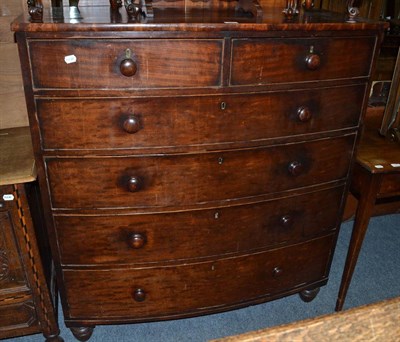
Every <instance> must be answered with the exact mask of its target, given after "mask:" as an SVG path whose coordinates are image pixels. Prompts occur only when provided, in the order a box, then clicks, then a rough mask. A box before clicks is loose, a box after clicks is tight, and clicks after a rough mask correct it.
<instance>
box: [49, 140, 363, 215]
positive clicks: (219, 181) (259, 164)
mask: <svg viewBox="0 0 400 342" xmlns="http://www.w3.org/2000/svg"><path fill="white" fill-rule="evenodd" d="M354 138H355V135H354V134H351V135H347V136H343V137H339V138H332V139H321V140H315V141H309V142H303V143H297V144H287V145H279V146H273V147H266V148H258V149H249V150H247V149H244V150H233V151H221V152H213V153H199V154H181V155H148V156H120V157H115V156H114V157H86V158H53V157H51V158H47V159H46V167H47V174H48V177H49V185H50V190H51V201H52V206H53V208H89V209H90V208H111V207H122V208H129V207H134V208H143V207H165V206H176V205H178V206H185V205H195V204H200V203H205V202H216V201H224V200H229V199H235V198H245V197H252V196H259V195H263V194H268V193H273V192H278V191H284V190H290V189H293V188H301V187H304V186H310V185H316V184H319V183H324V182H330V181H334V180H338V179H343V178H345V177H346V176H347V173H348V168H349V162H350V160H351V157H352V151H353V144H354ZM177 190H179V191H177Z"/></svg>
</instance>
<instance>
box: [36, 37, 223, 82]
mask: <svg viewBox="0 0 400 342" xmlns="http://www.w3.org/2000/svg"><path fill="white" fill-rule="evenodd" d="M222 46H223V42H222V40H216V39H214V40H210V39H196V40H185V39H176V40H168V39H161V40H160V39H154V40H145V39H138V40H123V39H118V40H117V39H115V40H94V39H79V40H58V41H57V40H56V41H54V40H52V41H46V40H35V41H30V42H29V53H30V58H31V67H32V74H33V75H32V77H33V86H34V88H65V89H74V88H81V89H90V88H102V89H121V88H128V89H135V88H181V87H205V86H217V85H219V84H220V80H221V63H222V61H221V59H222Z"/></svg>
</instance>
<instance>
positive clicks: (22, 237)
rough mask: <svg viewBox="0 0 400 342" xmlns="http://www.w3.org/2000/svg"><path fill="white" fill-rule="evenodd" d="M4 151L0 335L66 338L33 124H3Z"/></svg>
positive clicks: (0, 164) (0, 163)
mask: <svg viewBox="0 0 400 342" xmlns="http://www.w3.org/2000/svg"><path fill="white" fill-rule="evenodd" d="M0 156H1V157H0V158H1V160H0V338H6V337H12V336H20V335H26V334H34V333H38V332H41V333H43V335H44V336H45V338H46V341H49V342H50V341H62V338H60V337H59V336H58V334H59V328H58V324H57V316H56V312H57V310H56V303H57V297H56V296H57V293H56V291H55V283H54V274H53V272H52V271H53V270H52V267H51V265H52V263H51V260H50V258H49V253H48V252H49V249H48V243H46V241H47V237H46V236H45V235H44V234H45V233H44V231H43V227H42V212H41V210H40V200H39V199H38V188H37V184H35V182H34V181H35V179H36V168H35V162H34V159H33V153H32V143H31V138H30V133H29V128H28V127H21V128H13V129H4V130H0Z"/></svg>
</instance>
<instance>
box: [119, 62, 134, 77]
mask: <svg viewBox="0 0 400 342" xmlns="http://www.w3.org/2000/svg"><path fill="white" fill-rule="evenodd" d="M119 70H120V71H121V74H122V75H124V76H126V77H131V76H133V75H135V74H136V71H137V65H136V63H135V61H134V60H133V59H132V58H125V59H124V60H123V61H122V62H121V64H120V66H119Z"/></svg>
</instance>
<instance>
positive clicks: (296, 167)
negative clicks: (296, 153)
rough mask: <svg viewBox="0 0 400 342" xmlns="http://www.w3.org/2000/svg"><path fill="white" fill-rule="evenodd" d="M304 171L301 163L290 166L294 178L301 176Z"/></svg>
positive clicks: (296, 162) (292, 163) (289, 169)
mask: <svg viewBox="0 0 400 342" xmlns="http://www.w3.org/2000/svg"><path fill="white" fill-rule="evenodd" d="M303 170H304V167H303V164H302V163H301V162H299V161H296V160H295V161H292V162H291V163H290V164H289V166H288V171H289V173H290V174H291V175H292V176H298V175H300V174H301V173H302V172H303Z"/></svg>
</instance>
